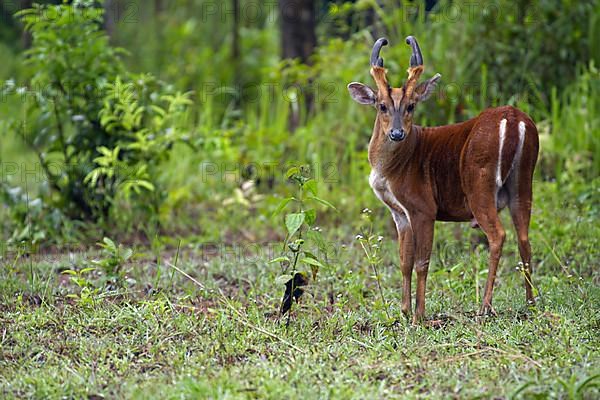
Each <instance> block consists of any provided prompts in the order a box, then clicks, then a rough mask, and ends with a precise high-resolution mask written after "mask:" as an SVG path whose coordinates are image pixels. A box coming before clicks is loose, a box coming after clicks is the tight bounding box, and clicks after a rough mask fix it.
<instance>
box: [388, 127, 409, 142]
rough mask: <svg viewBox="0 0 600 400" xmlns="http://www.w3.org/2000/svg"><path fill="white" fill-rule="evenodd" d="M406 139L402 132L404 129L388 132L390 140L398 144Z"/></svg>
mask: <svg viewBox="0 0 600 400" xmlns="http://www.w3.org/2000/svg"><path fill="white" fill-rule="evenodd" d="M405 137H406V133H405V132H404V129H396V128H394V129H392V130H391V131H390V139H391V140H393V141H394V142H399V141H401V140H404V138H405Z"/></svg>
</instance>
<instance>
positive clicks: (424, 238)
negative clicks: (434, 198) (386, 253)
mask: <svg viewBox="0 0 600 400" xmlns="http://www.w3.org/2000/svg"><path fill="white" fill-rule="evenodd" d="M412 227H413V235H414V243H415V249H414V250H415V251H414V254H415V269H416V270H417V301H416V304H415V315H414V317H413V324H418V323H420V322H422V321H423V319H424V318H425V285H426V283H427V272H428V270H429V257H430V256H431V247H432V244H433V227H434V220H433V219H429V218H425V217H417V216H414V217H413V218H412Z"/></svg>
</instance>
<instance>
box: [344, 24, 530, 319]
mask: <svg viewBox="0 0 600 400" xmlns="http://www.w3.org/2000/svg"><path fill="white" fill-rule="evenodd" d="M387 43H388V42H387V40H386V39H385V38H381V39H379V40H377V42H376V43H375V46H374V47H373V51H372V53H371V70H370V72H371V76H372V77H373V79H374V80H375V84H376V85H377V91H375V90H373V89H371V88H370V87H369V86H367V85H364V84H362V83H357V82H353V83H350V84H349V85H348V90H349V91H350V95H351V96H352V98H353V99H354V100H355V101H356V102H358V103H360V104H365V105H371V106H374V107H375V108H376V109H377V118H376V119H375V126H374V128H373V134H372V136H371V141H370V142H369V163H370V164H371V175H370V177H369V183H370V185H371V187H372V188H373V191H374V192H375V194H376V195H377V197H378V198H379V199H380V200H381V201H382V202H383V203H384V204H385V205H386V206H387V207H388V208H389V209H390V211H391V213H392V217H393V219H394V222H395V223H396V228H397V231H398V239H399V241H400V260H401V268H402V277H403V291H402V312H403V313H404V314H405V315H406V316H409V315H410V313H411V278H412V271H413V266H414V268H415V270H416V272H417V291H416V304H415V314H414V317H413V323H417V322H420V321H422V320H423V318H424V314H425V283H426V280H427V271H428V269H429V257H430V255H431V247H432V242H433V231H434V223H435V221H436V220H437V221H472V222H473V224H474V225H475V226H476V225H478V226H479V227H480V228H481V229H482V230H483V232H484V233H485V235H486V236H487V239H488V243H489V250H490V258H489V270H488V277H487V283H486V286H485V293H484V296H483V304H482V306H481V309H480V310H479V314H480V315H487V314H494V315H495V314H496V312H495V311H494V309H493V308H492V292H493V289H494V280H495V278H496V268H497V267H498V262H499V261H500V255H501V253H502V246H503V244H504V238H505V232H504V228H503V227H502V223H501V221H500V218H499V215H498V214H499V211H500V210H501V209H502V208H504V207H506V206H507V205H508V207H509V209H510V214H511V217H512V221H513V223H514V225H515V229H516V232H517V238H518V245H519V253H520V256H521V260H522V262H523V266H524V272H525V273H524V275H525V295H526V300H527V302H528V303H529V304H533V303H534V296H533V290H532V284H531V246H530V244H529V237H528V235H529V219H530V216H531V202H532V179H533V170H534V168H535V164H536V161H537V156H538V148H539V144H538V133H537V129H536V127H535V125H534V123H533V121H532V120H531V118H529V116H528V115H527V114H525V113H524V112H522V111H520V110H518V109H516V108H514V107H511V106H504V107H497V108H488V109H487V110H485V111H483V112H481V114H479V115H478V116H477V117H475V118H473V119H470V120H468V121H465V122H461V123H457V124H453V125H446V126H438V127H421V126H417V125H415V124H413V115H414V112H415V107H416V105H417V103H419V102H420V101H423V100H425V99H427V97H429V95H430V94H431V93H432V92H433V90H434V88H435V85H436V84H437V82H438V80H439V79H440V77H441V76H440V75H439V74H436V75H434V76H433V77H432V78H430V79H428V80H426V81H424V82H422V83H420V84H418V80H419V77H420V76H421V74H422V73H423V70H424V66H423V57H422V55H421V50H420V48H419V45H418V43H417V41H416V39H415V38H414V37H412V36H409V37H407V38H406V43H407V44H409V45H410V46H411V47H412V55H411V57H410V67H409V69H408V79H407V80H406V82H405V83H404V85H403V86H402V87H400V88H392V87H391V86H390V85H389V84H388V80H387V78H386V72H387V71H386V70H385V69H384V68H383V59H382V58H381V57H380V56H379V54H380V52H381V48H382V46H385V45H387Z"/></svg>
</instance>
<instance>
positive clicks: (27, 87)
mask: <svg viewBox="0 0 600 400" xmlns="http://www.w3.org/2000/svg"><path fill="white" fill-rule="evenodd" d="M297 2H298V3H303V4H308V3H310V7H311V9H312V11H313V13H312V16H313V19H314V20H313V21H311V25H314V28H315V33H316V39H317V41H316V46H315V44H314V43H312V44H311V43H307V44H306V46H305V48H306V49H308V51H307V55H306V57H305V59H304V61H305V62H302V61H301V60H300V59H303V58H304V57H300V58H296V59H284V58H283V57H282V56H281V54H282V53H284V51H282V50H283V47H285V46H286V43H282V35H281V32H282V30H284V29H288V28H289V27H286V26H285V24H282V23H281V22H282V12H284V11H288V12H289V11H290V10H291V11H294V8H293V7H292V8H288V9H287V10H285V9H284V10H283V11H282V8H281V7H280V6H281V4H284V3H286V2H285V1H280V2H272V1H266V0H264V1H263V0H232V1H213V0H170V1H166V0H165V1H161V0H155V1H146V2H141V1H124V0H112V1H108V0H106V1H91V0H75V1H60V0H55V1H39V2H37V3H39V5H33V4H32V2H30V1H21V2H11V1H0V19H1V20H2V23H1V24H0V59H1V60H2V62H1V63H0V135H1V140H0V166H1V168H0V178H1V180H0V227H1V235H2V245H3V246H2V249H0V250H2V255H1V261H2V270H1V273H2V275H1V279H0V311H1V312H2V316H1V317H0V322H1V324H0V332H2V334H0V337H1V342H0V346H3V347H0V372H2V373H0V387H2V390H3V391H4V393H5V394H8V395H12V396H15V397H23V396H32V397H58V396H64V395H65V393H67V395H70V396H73V397H81V396H89V397H92V396H93V395H95V394H96V393H104V394H106V395H107V396H113V397H122V396H130V397H136V396H137V397H142V398H143V397H147V396H156V397H160V396H161V395H162V394H165V396H166V395H167V393H168V395H171V396H173V397H176V396H183V397H185V396H192V397H193V396H200V397H201V396H213V397H226V396H229V395H231V396H232V397H246V394H248V393H250V394H248V396H247V397H251V396H253V394H256V397H269V396H272V397H281V396H284V397H285V396H288V397H291V396H298V395H302V394H304V395H306V396H307V397H311V396H312V397H327V396H331V397H335V396H336V395H337V396H342V397H352V396H357V397H363V398H366V397H369V396H372V397H375V396H384V397H390V396H391V397H393V396H394V395H399V394H400V395H408V396H412V397H435V396H448V394H449V393H454V394H455V395H456V397H460V396H466V397H474V396H481V395H482V393H483V395H486V396H487V395H489V396H492V395H499V396H504V397H515V398H516V397H519V396H521V395H523V396H524V397H527V396H530V397H531V396H533V397H536V396H537V397H539V398H545V397H570V398H586V397H585V396H591V397H589V398H594V397H595V396H594V394H596V393H597V392H598V390H597V389H598V376H597V374H598V359H599V357H598V348H599V346H598V335H597V332H598V326H599V325H598V324H599V322H598V315H596V314H597V313H594V310H597V308H598V305H599V304H600V300H599V298H600V293H599V291H598V283H599V279H600V275H599V273H598V271H600V270H599V269H598V260H599V259H600V254H599V253H598V248H597V243H596V242H597V239H596V238H597V237H598V235H600V232H599V228H598V226H599V224H598V217H599V211H598V210H599V209H600V208H599V205H600V196H599V195H600V191H599V185H598V184H599V183H600V179H599V177H598V174H599V172H600V157H599V156H598V155H599V153H600V100H599V99H600V70H599V66H600V2H598V1H575V0H563V1H555V0H518V1H508V0H493V1H481V2H472V1H450V0H440V1H408V0H377V1H376V0H357V1H341V0H327V1H326V0H315V1H306V0H302V1H300V0H297ZM287 3H289V2H287ZM235 4H237V5H238V6H239V15H238V17H237V18H236V17H235V13H234V12H233V8H232V7H233V6H234V5H235ZM292 15H293V13H292ZM409 34H412V35H414V36H416V37H417V38H418V39H419V42H420V44H421V47H422V50H423V55H424V60H425V66H426V71H425V77H430V76H432V75H433V74H434V73H436V72H438V73H440V74H441V75H442V82H441V84H440V85H438V88H437V91H436V92H435V94H434V95H433V96H432V98H431V99H430V100H429V101H428V102H427V103H426V104H423V105H421V106H420V108H419V109H418V110H417V112H416V118H417V120H418V123H420V124H423V125H426V124H430V125H443V124H449V123H453V122H457V121H462V120H465V119H467V118H471V117H474V116H476V115H477V114H478V113H479V112H480V111H481V110H482V109H484V108H486V107H490V106H496V105H502V104H512V105H515V106H518V107H519V108H521V109H523V110H524V111H526V112H527V113H529V114H530V115H531V116H532V118H533V119H534V120H535V121H536V124H537V126H538V128H539V131H540V139H541V156H540V160H539V162H538V167H537V169H536V175H535V178H534V180H535V182H534V187H535V193H534V204H535V207H534V210H533V218H532V225H531V237H532V244H533V247H534V263H535V271H536V272H535V275H534V283H536V285H539V286H538V288H539V289H540V292H541V299H540V300H541V301H540V302H539V304H538V308H536V309H524V308H523V307H520V306H519V305H520V304H521V303H517V300H515V298H519V299H520V297H521V295H522V293H521V291H522V288H521V277H520V276H519V275H518V272H516V273H515V271H516V270H515V269H514V268H506V265H504V267H505V268H504V272H500V274H501V276H500V277H499V281H500V282H502V283H501V285H503V286H501V287H500V288H499V289H498V292H499V295H497V296H499V297H497V298H498V299H499V300H498V303H497V304H499V305H500V307H497V308H499V309H500V308H503V309H504V310H506V311H505V313H504V314H502V313H501V315H500V317H499V318H498V320H496V322H494V321H492V322H491V323H490V324H487V323H484V324H481V323H480V322H479V321H477V320H475V319H474V317H473V313H472V312H471V310H473V309H475V308H476V307H477V306H478V303H479V300H480V299H479V290H480V287H481V286H482V285H483V282H484V278H485V274H486V272H487V270H486V257H487V251H486V248H485V246H486V244H485V240H484V239H482V237H481V235H480V234H478V233H474V232H472V231H471V230H470V228H468V226H462V225H452V226H449V225H446V224H439V225H438V226H437V227H436V241H435V247H434V254H433V260H432V265H433V267H432V269H431V272H430V273H431V275H432V277H431V279H430V281H429V282H431V284H429V282H428V285H429V286H428V296H429V297H428V314H431V315H441V316H442V317H443V318H446V319H447V325H446V326H445V327H444V328H442V329H441V330H439V331H433V330H425V329H421V328H413V327H410V326H409V325H408V324H406V323H405V322H402V321H400V320H394V319H395V318H396V317H397V316H398V315H399V306H398V305H399V304H400V295H399V293H400V291H399V282H400V275H399V272H398V268H397V267H396V265H397V263H398V260H397V250H396V248H395V246H396V244H395V238H394V230H393V228H392V227H391V222H390V218H389V215H388V212H387V210H386V209H385V207H382V206H381V205H380V203H379V201H378V200H377V199H376V197H375V196H374V195H373V194H372V192H371V190H370V189H369V188H368V183H367V176H368V173H369V165H368V162H367V153H366V151H367V145H368V140H369V136H370V133H371V129H372V124H373V113H372V112H370V111H369V110H365V109H364V108H361V107H358V106H356V105H355V104H354V103H353V102H352V101H351V99H350V97H349V96H348V95H347V91H346V84H347V83H349V82H351V81H362V82H365V83H370V82H371V78H370V76H369V66H368V57H369V53H370V50H371V46H372V44H373V43H374V41H375V39H377V38H378V37H380V36H386V37H387V38H388V39H389V40H390V46H388V47H386V48H385V49H384V52H383V57H384V58H385V61H386V67H387V68H388V69H389V71H390V73H389V76H390V78H391V79H392V81H393V83H394V84H400V83H401V82H402V80H403V79H405V75H406V73H405V71H406V68H407V66H408V60H409V51H410V49H409V47H408V46H406V45H405V44H404V38H405V37H406V36H407V35H409ZM287 45H289V44H287ZM317 194H318V197H317ZM505 225H506V226H507V228H508V219H506V223H505ZM507 231H509V229H507ZM357 234H358V236H357ZM508 239H509V240H507V243H514V234H512V232H509V237H508ZM513 247H514V246H513ZM363 250H364V253H366V258H365V256H364V253H363ZM53 251H56V252H57V253H58V254H53ZM88 251H89V254H87V253H86V252H88ZM82 252H83V254H81V253H82ZM504 253H505V258H503V260H505V259H506V261H503V262H504V263H505V264H510V265H513V264H515V262H514V260H516V255H515V249H514V248H510V245H507V246H505V252H504ZM36 255H42V257H37V258H36ZM55 256H56V257H55ZM501 269H502V268H501ZM317 272H318V274H317ZM373 274H374V275H375V276H372V275H373ZM317 275H318V276H317ZM296 276H299V277H301V278H302V290H301V291H300V293H301V294H302V293H304V295H303V297H302V301H300V305H299V306H297V305H296V303H295V302H294V303H292V296H291V295H292V294H293V297H296V296H295V292H294V290H293V289H294V288H293V287H292V286H290V287H286V288H285V289H286V292H285V293H287V295H288V296H287V300H288V301H287V302H284V303H286V304H287V305H290V304H292V311H291V312H290V314H288V317H289V318H288V319H287V325H286V326H287V328H286V327H283V325H282V324H279V320H277V319H276V316H275V314H276V313H277V311H278V310H279V307H280V304H281V294H282V293H283V291H284V285H285V284H289V283H290V278H296ZM190 278H191V279H190ZM194 279H195V280H194ZM309 281H310V282H309ZM274 287H276V288H277V289H273V288H274ZM298 297H299V296H298ZM284 298H285V297H284ZM430 299H431V300H430ZM288 303H289V304H288ZM287 305H286V308H289V307H287ZM272 310H275V311H274V312H272ZM290 321H291V322H290ZM448 321H449V322H448ZM271 329H273V331H275V332H276V334H272V333H271V334H270V335H269V333H270V332H271ZM28 332H36V333H35V335H34V334H29V333H28ZM90 332H94V335H97V338H98V341H97V342H94V340H92V338H91V336H90V335H91V334H90ZM171 332H173V333H171ZM265 332H267V333H266V334H265ZM94 335H92V336H94ZM94 337H96V336H94ZM7 338H8V339H7ZM57 338H58V339H57ZM65 338H68V340H67V339H65ZM198 338H200V339H202V340H205V341H206V342H203V341H202V340H199V339H198ZM549 338H550V339H549ZM199 343H200V344H199ZM205 343H209V345H205ZM48 349H50V350H48ZM410 349H413V350H414V351H413V350H410ZM305 350H306V351H305ZM356 359H358V360H359V361H355V360H356ZM282 360H283V361H282ZM42 364H43V365H44V366H45V368H39V366H40V365H42ZM198 365H206V366H207V367H206V368H207V369H210V370H211V371H214V373H212V375H206V376H205V371H204V370H203V371H199V370H198V369H197V368H196V367H197V366H198ZM422 365H424V366H422ZM448 365H452V366H454V367H456V368H448ZM21 367H22V369H20V368H21ZM71 371H77V374H72V373H71ZM452 371H458V372H457V373H458V374H459V376H454V375H452ZM200 375H201V376H202V378H199V376H200ZM96 376H98V378H96ZM74 377H75V378H74ZM147 377H150V378H151V379H150V380H146V378H147ZM282 377H283V378H282ZM140 381H144V382H145V383H144V385H141V384H139V382H140ZM253 381H260V382H262V383H263V384H262V386H261V387H259V388H253V387H251V385H253V383H252V382H253ZM316 381H318V382H327V384H328V385H330V386H331V390H330V391H329V392H327V391H322V390H321V389H319V388H318V387H320V386H321V385H314V384H313V383H314V382H316ZM173 382H176V384H175V387H174V388H173V387H172V386H173ZM169 385H170V386H169ZM169 387H171V388H172V389H173V391H172V392H171V391H170V389H169ZM375 388H376V389H375ZM254 390H255V391H254ZM594 390H595V391H594ZM157 393H158V394H157Z"/></svg>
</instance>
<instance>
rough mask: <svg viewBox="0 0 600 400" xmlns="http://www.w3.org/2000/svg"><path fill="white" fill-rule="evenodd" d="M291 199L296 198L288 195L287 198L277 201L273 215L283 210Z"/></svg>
mask: <svg viewBox="0 0 600 400" xmlns="http://www.w3.org/2000/svg"><path fill="white" fill-rule="evenodd" d="M292 200H296V198H295V197H288V198H285V199H283V200H281V201H280V202H279V205H277V208H276V209H275V211H273V216H276V215H278V214H279V213H280V212H281V211H283V209H284V208H285V207H287V205H288V204H289V203H290V201H292Z"/></svg>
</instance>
